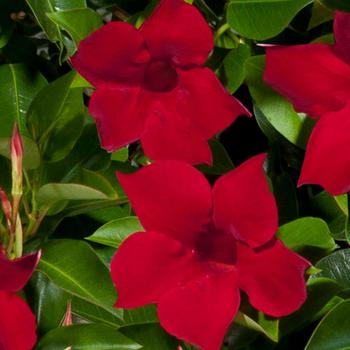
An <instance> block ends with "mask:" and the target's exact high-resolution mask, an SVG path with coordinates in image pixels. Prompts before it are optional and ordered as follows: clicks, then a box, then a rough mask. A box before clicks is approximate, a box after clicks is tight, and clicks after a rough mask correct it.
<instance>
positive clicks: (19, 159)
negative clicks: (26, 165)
mask: <svg viewBox="0 0 350 350" xmlns="http://www.w3.org/2000/svg"><path fill="white" fill-rule="evenodd" d="M11 162H12V195H13V196H16V195H17V196H18V195H20V196H21V195H22V177H23V175H22V170H23V169H22V164H23V143H22V138H21V135H20V133H19V129H18V125H17V124H16V125H15V127H14V129H13V134H12V139H11Z"/></svg>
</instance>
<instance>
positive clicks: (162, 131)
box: [141, 115, 212, 165]
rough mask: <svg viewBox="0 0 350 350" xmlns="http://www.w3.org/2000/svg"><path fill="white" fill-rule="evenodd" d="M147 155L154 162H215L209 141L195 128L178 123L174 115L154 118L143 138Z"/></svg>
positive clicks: (147, 126) (146, 126)
mask: <svg viewBox="0 0 350 350" xmlns="http://www.w3.org/2000/svg"><path fill="white" fill-rule="evenodd" d="M141 143H142V146H143V149H144V151H145V153H146V154H147V155H148V156H149V157H150V158H151V159H153V160H167V159H169V160H182V161H185V162H187V163H190V164H201V163H206V164H208V165H210V164H211V163H212V154H211V150H210V147H209V144H208V142H207V140H206V139H204V137H203V136H202V135H201V134H200V133H199V132H198V131H197V128H196V126H195V125H192V124H191V123H189V124H188V125H186V123H185V122H184V123H180V122H177V118H174V116H173V115H170V116H167V115H153V116H152V117H149V118H148V119H147V122H146V124H145V131H144V133H143V134H142V136H141Z"/></svg>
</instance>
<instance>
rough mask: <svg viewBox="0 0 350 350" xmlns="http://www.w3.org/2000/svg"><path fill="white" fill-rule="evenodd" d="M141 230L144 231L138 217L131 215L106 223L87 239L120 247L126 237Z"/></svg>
mask: <svg viewBox="0 0 350 350" xmlns="http://www.w3.org/2000/svg"><path fill="white" fill-rule="evenodd" d="M139 231H143V227H142V226H141V224H140V221H139V220H138V218H137V217H134V216H129V217H125V218H120V219H116V220H113V221H110V222H108V223H106V224H105V225H103V226H101V227H100V228H99V229H98V230H97V231H96V232H95V233H94V234H93V235H91V236H89V237H86V239H88V240H89V241H93V242H96V243H100V244H104V245H108V246H110V247H115V248H118V247H119V246H120V244H121V243H122V242H123V240H124V239H125V238H126V237H128V236H129V235H131V234H133V233H135V232H139Z"/></svg>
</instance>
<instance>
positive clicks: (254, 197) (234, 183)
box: [213, 154, 278, 247]
mask: <svg viewBox="0 0 350 350" xmlns="http://www.w3.org/2000/svg"><path fill="white" fill-rule="evenodd" d="M265 158H266V155H265V154H261V155H258V156H255V157H253V158H251V159H249V160H248V161H246V162H245V163H243V164H242V165H241V166H239V167H238V168H236V169H234V170H232V171H231V172H229V173H228V174H226V175H224V176H222V177H221V178H220V179H219V180H218V181H217V182H216V183H215V185H214V189H213V198H214V199H213V200H214V223H215V225H216V226H217V227H218V228H220V229H222V230H224V231H225V232H230V233H231V234H233V235H234V236H235V237H236V238H237V239H238V240H241V241H243V242H246V243H248V244H249V245H250V246H251V247H258V246H260V245H262V244H264V243H266V242H267V241H269V240H270V239H271V238H272V237H273V236H274V235H275V233H276V231H277V229H278V214H277V207H276V202H275V200H274V197H273V195H272V193H271V191H270V189H269V186H268V183H267V179H266V176H265V173H264V169H263V163H264V161H265Z"/></svg>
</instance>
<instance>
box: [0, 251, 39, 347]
mask: <svg viewBox="0 0 350 350" xmlns="http://www.w3.org/2000/svg"><path fill="white" fill-rule="evenodd" d="M39 259H40V252H38V253H35V254H30V255H26V256H24V257H21V258H17V259H15V260H8V259H7V257H6V256H5V254H4V253H3V252H0V310H1V313H0V349H4V350H31V349H32V348H33V347H34V345H35V342H36V321H35V316H34V315H33V313H32V311H31V310H30V308H29V306H28V305H27V304H26V303H25V302H24V300H22V299H21V298H20V297H18V296H17V295H16V294H15V293H16V292H18V291H19V290H21V289H22V288H23V287H24V286H25V285H26V283H27V282H28V280H29V278H30V277H31V275H32V273H33V271H34V269H35V267H36V265H37V263H38V261H39Z"/></svg>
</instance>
